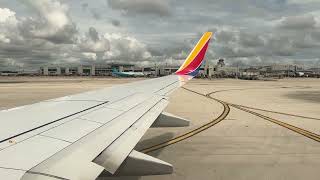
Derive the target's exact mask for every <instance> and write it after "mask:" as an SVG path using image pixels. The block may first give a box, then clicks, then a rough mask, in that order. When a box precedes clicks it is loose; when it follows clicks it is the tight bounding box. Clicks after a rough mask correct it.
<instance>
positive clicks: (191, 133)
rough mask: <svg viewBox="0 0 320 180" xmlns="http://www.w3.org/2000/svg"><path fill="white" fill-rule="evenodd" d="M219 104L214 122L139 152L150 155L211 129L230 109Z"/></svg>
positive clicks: (225, 105) (224, 104)
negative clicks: (219, 111)
mask: <svg viewBox="0 0 320 180" xmlns="http://www.w3.org/2000/svg"><path fill="white" fill-rule="evenodd" d="M183 89H185V88H183ZM186 90H188V91H192V90H189V89H186ZM192 92H194V93H196V94H199V95H201V96H205V95H204V94H200V93H198V92H195V91H192ZM205 97H206V96H205ZM207 98H208V97H207ZM219 102H220V101H219ZM220 103H221V104H222V105H223V112H222V113H221V114H220V116H219V117H218V118H216V119H214V120H212V121H210V122H208V123H206V124H204V125H202V126H200V127H198V128H196V129H194V130H192V131H189V132H186V133H184V134H182V135H180V136H177V137H174V138H173V139H170V140H168V141H165V142H162V143H159V144H156V145H153V146H151V147H148V148H145V149H143V150H141V152H143V153H150V152H152V151H156V150H158V149H162V148H164V147H166V146H169V145H172V144H175V143H177V142H180V141H183V140H185V139H187V138H190V137H192V136H194V135H196V134H199V133H200V132H202V131H204V130H207V129H209V128H210V127H212V126H214V125H216V124H217V123H219V122H221V121H222V120H224V119H225V118H226V117H227V116H228V114H229V112H230V107H229V106H228V105H227V104H226V103H224V102H220Z"/></svg>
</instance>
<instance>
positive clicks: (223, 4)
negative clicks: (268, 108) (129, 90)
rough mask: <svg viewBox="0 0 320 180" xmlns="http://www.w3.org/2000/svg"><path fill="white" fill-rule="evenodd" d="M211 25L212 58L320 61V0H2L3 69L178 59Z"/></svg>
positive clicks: (244, 62)
mask: <svg viewBox="0 0 320 180" xmlns="http://www.w3.org/2000/svg"><path fill="white" fill-rule="evenodd" d="M208 30H209V31H213V32H214V33H215V37H214V38H213V39H212V41H211V44H210V46H209V52H208V53H207V59H209V60H212V61H214V60H216V59H218V58H224V59H225V60H226V62H227V63H228V64H231V65H266V64H271V63H296V64H307V65H308V66H318V65H319V64H320V61H319V58H320V50H319V45H320V0H197V1H195V0H94V1H89V0H0V67H1V68H6V67H22V68H30V67H39V66H41V65H44V64H62V63H88V62H89V63H91V62H93V63H101V62H112V61H113V62H130V63H136V64H138V65H146V66H147V65H153V64H154V63H157V64H161V63H163V64H164V63H166V64H173V65H177V64H179V63H181V61H183V59H184V58H185V57H186V56H187V55H188V53H189V51H190V50H191V48H192V47H193V46H194V44H195V42H196V41H197V40H198V38H199V37H200V36H201V34H202V33H203V32H205V31H208Z"/></svg>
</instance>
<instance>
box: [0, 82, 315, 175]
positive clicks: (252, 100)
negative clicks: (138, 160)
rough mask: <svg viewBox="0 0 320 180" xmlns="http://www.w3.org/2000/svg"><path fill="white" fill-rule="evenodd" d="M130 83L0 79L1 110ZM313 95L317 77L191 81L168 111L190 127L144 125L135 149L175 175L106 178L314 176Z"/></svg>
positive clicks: (173, 95)
mask: <svg viewBox="0 0 320 180" xmlns="http://www.w3.org/2000/svg"><path fill="white" fill-rule="evenodd" d="M133 80H140V79H114V78H81V77H75V78H73V77H72V78H59V77H53V78H50V77H48V78H44V77H35V78H23V79H19V78H9V79H8V78H2V79H0V108H1V107H2V109H7V108H12V107H15V106H18V105H25V104H30V103H34V102H37V101H41V100H45V99H50V98H56V97H60V96H64V95H69V94H74V93H79V92H83V91H88V90H93V89H97V88H101V87H106V86H112V85H115V84H120V83H126V82H130V81H133ZM319 92H320V79H280V80H278V81H245V80H234V79H213V80H202V79H194V80H192V81H190V82H189V83H188V84H186V85H185V86H184V88H180V89H179V90H177V91H175V92H174V93H173V94H172V95H171V96H170V104H169V106H168V107H167V109H166V110H167V111H168V112H170V113H173V114H176V115H178V116H181V117H184V118H187V119H190V120H191V126H190V127H186V128H153V129H150V130H149V131H148V132H147V133H146V134H145V136H144V137H143V138H142V140H141V141H140V142H139V143H138V145H137V146H136V148H135V149H137V150H142V151H144V152H147V153H148V154H150V155H152V156H156V157H158V158H159V159H162V160H164V161H167V162H169V163H171V164H172V165H173V166H174V173H173V174H171V175H161V176H149V177H122V178H112V179H129V180H130V179H131V180H136V179H141V180H166V179H168V180H169V179H170V180H173V179H174V180H182V179H184V180H185V179H187V180H194V179H201V180H203V179H204V180H209V179H210V180H212V179H219V180H234V179H237V180H251V179H252V180H256V179H263V180H266V179H268V180H269V179H281V180H286V179H288V180H289V179H290V180H300V179H311V180H313V179H314V180H318V179H319V175H320V173H319V168H320V143H319V142H320V137H319V134H320V113H319V112H320V110H319V109H320V96H319V95H320V94H319ZM197 128H198V129H200V130H199V131H195V129H197ZM179 135H182V136H181V137H180V139H179V138H176V137H178V136H179ZM165 141H167V142H166V144H165V145H163V144H162V143H163V142H165ZM154 145H158V146H155V147H154V148H149V147H152V146H154ZM163 146H166V147H163Z"/></svg>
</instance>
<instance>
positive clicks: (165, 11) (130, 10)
mask: <svg viewBox="0 0 320 180" xmlns="http://www.w3.org/2000/svg"><path fill="white" fill-rule="evenodd" d="M107 2H108V4H109V6H110V7H111V8H112V9H115V10H121V11H123V12H124V13H126V14H153V15H158V16H169V15H170V4H169V0H152V1H150V0H121V1H119V0H108V1H107Z"/></svg>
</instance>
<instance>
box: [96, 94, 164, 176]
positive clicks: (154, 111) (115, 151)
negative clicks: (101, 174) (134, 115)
mask: <svg viewBox="0 0 320 180" xmlns="http://www.w3.org/2000/svg"><path fill="white" fill-rule="evenodd" d="M167 104H168V101H167V100H165V99H162V100H161V101H159V102H158V103H157V104H156V105H155V106H153V107H152V108H151V109H150V110H149V111H147V112H146V113H145V114H144V115H143V116H142V117H141V118H140V119H139V120H138V121H136V122H135V123H134V124H133V125H132V126H131V127H130V128H129V129H128V130H126V131H125V132H124V133H123V134H122V135H121V136H120V137H119V138H117V139H116V141H115V142H113V143H112V144H111V145H110V146H109V147H107V148H106V149H105V150H104V151H103V152H102V153H101V154H100V155H99V156H98V157H97V158H95V160H94V161H93V162H95V163H97V164H99V165H101V166H103V167H104V168H105V169H106V170H107V171H108V172H110V173H112V174H114V173H115V172H116V171H117V169H118V168H119V167H120V165H121V163H122V162H123V161H124V160H125V158H126V157H127V156H128V155H129V153H130V152H131V151H132V149H133V148H134V147H135V145H136V144H137V143H138V141H139V140H140V139H141V137H142V136H143V135H144V133H145V132H146V131H147V130H148V128H149V127H150V126H151V124H152V123H153V122H154V121H155V120H156V119H157V117H158V116H159V114H161V112H162V110H163V109H164V108H165V107H166V106H167Z"/></svg>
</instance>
